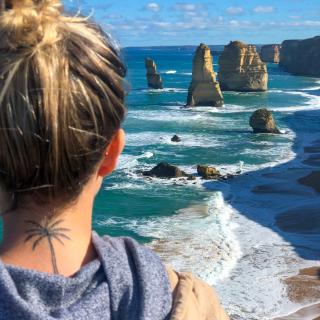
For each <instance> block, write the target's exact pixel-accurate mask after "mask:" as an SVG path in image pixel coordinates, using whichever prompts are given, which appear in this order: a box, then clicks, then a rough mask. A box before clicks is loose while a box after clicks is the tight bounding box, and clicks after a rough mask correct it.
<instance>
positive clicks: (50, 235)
mask: <svg viewBox="0 0 320 320" xmlns="http://www.w3.org/2000/svg"><path fill="white" fill-rule="evenodd" d="M92 209H93V197H92V198H91V199H88V197H80V198H79V199H78V201H77V202H76V203H75V204H73V205H71V206H69V207H67V208H65V209H63V210H60V211H59V212H57V210H56V208H55V207H54V206H39V205H28V206H25V207H23V208H22V207H20V208H16V209H14V210H11V211H9V212H7V213H6V214H5V215H4V216H3V230H4V234H3V242H2V244H1V246H0V257H1V259H2V261H3V262H4V263H6V264H10V265H15V266H18V267H22V268H26V269H33V270H37V271H41V272H47V273H55V274H61V275H64V276H71V275H73V274H74V273H76V272H77V271H78V270H79V269H80V268H81V266H83V265H84V264H86V263H88V262H89V261H91V260H93V259H95V258H96V253H95V251H94V248H93V245H92V241H91V235H92Z"/></svg>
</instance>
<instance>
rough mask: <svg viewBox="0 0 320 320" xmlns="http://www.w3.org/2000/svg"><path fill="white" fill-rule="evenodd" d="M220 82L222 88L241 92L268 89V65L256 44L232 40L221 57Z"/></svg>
mask: <svg viewBox="0 0 320 320" xmlns="http://www.w3.org/2000/svg"><path fill="white" fill-rule="evenodd" d="M219 82H220V86H221V89H222V90H232V91H240V92H250V91H253V92H255V91H266V90H267V88H268V72H267V66H266V64H265V63H264V62H262V61H261V59H260V56H259V54H258V52H257V49H256V47H255V46H252V45H246V44H244V43H242V42H240V41H232V42H230V43H229V44H228V45H227V46H225V48H224V51H223V53H222V54H221V55H220V58H219Z"/></svg>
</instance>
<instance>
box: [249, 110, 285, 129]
mask: <svg viewBox="0 0 320 320" xmlns="http://www.w3.org/2000/svg"><path fill="white" fill-rule="evenodd" d="M250 126H251V127H252V129H253V133H275V134H279V133H281V132H280V130H279V129H278V128H277V126H276V123H275V121H274V119H273V115H272V112H271V111H269V110H268V109H258V110H256V111H255V112H254V113H253V114H252V116H251V117H250Z"/></svg>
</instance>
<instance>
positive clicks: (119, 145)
mask: <svg viewBox="0 0 320 320" xmlns="http://www.w3.org/2000/svg"><path fill="white" fill-rule="evenodd" d="M124 146H125V133H124V131H123V130H122V129H119V130H118V131H117V132H116V133H115V134H114V135H113V137H112V140H111V142H110V144H109V146H108V148H107V150H106V152H105V154H104V158H103V160H102V163H101V165H100V168H99V171H98V175H99V176H101V177H106V176H108V175H110V174H111V173H112V172H113V170H114V169H115V168H116V166H117V163H118V159H119V157H120V154H121V153H122V151H123V149H124Z"/></svg>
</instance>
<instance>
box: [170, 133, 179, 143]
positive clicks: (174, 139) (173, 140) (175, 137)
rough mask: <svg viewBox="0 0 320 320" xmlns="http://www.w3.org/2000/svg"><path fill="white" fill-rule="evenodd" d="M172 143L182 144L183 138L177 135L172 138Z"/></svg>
mask: <svg viewBox="0 0 320 320" xmlns="http://www.w3.org/2000/svg"><path fill="white" fill-rule="evenodd" d="M171 141H172V142H181V138H180V137H179V136H177V135H176V134H175V135H174V136H173V137H172V138H171Z"/></svg>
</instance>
